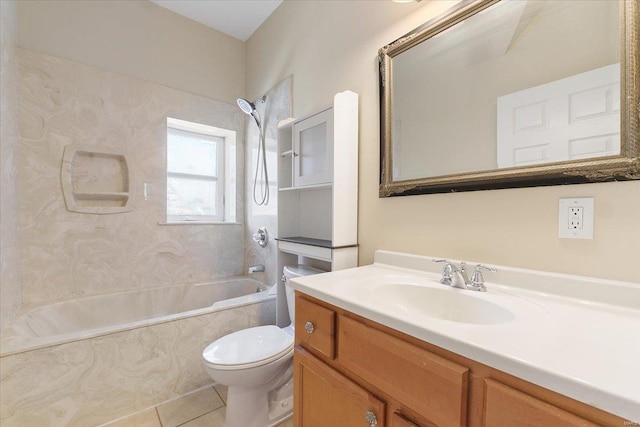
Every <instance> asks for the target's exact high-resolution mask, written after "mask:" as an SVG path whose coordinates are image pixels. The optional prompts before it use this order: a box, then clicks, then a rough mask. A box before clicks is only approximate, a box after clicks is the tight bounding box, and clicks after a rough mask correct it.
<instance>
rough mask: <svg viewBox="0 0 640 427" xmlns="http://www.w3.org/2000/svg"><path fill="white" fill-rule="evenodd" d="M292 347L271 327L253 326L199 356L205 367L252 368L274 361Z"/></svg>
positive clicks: (283, 334) (285, 336) (289, 340)
mask: <svg viewBox="0 0 640 427" xmlns="http://www.w3.org/2000/svg"><path fill="white" fill-rule="evenodd" d="M292 347H293V337H292V336H291V335H290V334H287V333H286V332H284V331H283V330H282V329H280V328H278V327H277V326H274V325H267V326H257V327H255V328H248V329H243V330H240V331H237V332H233V333H231V334H229V335H225V336H224V337H222V338H219V339H217V340H215V341H214V342H212V343H211V344H209V345H208V346H207V348H205V349H204V351H203V352H202V357H203V358H204V360H205V361H206V362H207V363H210V364H212V365H218V366H221V367H224V366H227V367H231V366H238V365H254V364H256V363H259V362H262V363H267V362H269V361H271V360H275V359H277V358H279V357H281V356H282V355H284V354H285V353H287V352H289V351H290V350H291V348H292Z"/></svg>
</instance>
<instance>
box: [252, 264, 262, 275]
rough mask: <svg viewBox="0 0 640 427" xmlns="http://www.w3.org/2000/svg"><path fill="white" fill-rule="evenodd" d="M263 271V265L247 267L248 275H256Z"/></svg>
mask: <svg viewBox="0 0 640 427" xmlns="http://www.w3.org/2000/svg"><path fill="white" fill-rule="evenodd" d="M261 271H264V265H262V264H258V265H252V266H251V267H249V274H251V273H258V272H261Z"/></svg>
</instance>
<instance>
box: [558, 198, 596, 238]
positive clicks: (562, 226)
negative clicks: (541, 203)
mask: <svg viewBox="0 0 640 427" xmlns="http://www.w3.org/2000/svg"><path fill="white" fill-rule="evenodd" d="M576 206H579V207H582V208H583V209H584V213H583V224H582V229H579V230H575V229H572V228H570V227H569V208H571V207H576ZM558 207H559V208H558V237H560V238H562V239H593V216H594V201H593V197H579V198H562V199H560V203H558Z"/></svg>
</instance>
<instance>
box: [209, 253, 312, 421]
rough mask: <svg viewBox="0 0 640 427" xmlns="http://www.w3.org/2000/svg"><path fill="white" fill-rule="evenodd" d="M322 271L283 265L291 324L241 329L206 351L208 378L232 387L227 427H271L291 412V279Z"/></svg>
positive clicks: (302, 266) (292, 323)
mask: <svg viewBox="0 0 640 427" xmlns="http://www.w3.org/2000/svg"><path fill="white" fill-rule="evenodd" d="M318 273H324V271H321V270H317V269H315V268H311V267H307V266H304V265H296V266H286V267H284V270H283V274H284V277H285V290H286V292H285V295H286V299H287V308H288V309H289V317H290V318H291V324H290V325H289V326H287V327H285V328H279V327H277V326H274V325H267V326H257V327H254V328H248V329H243V330H240V331H237V332H233V333H231V334H229V335H225V336H224V337H222V338H219V339H217V340H215V341H214V342H213V343H211V344H209V345H208V346H207V348H205V349H204V351H203V352H202V358H203V360H204V367H205V370H206V371H207V373H208V374H209V376H210V377H211V378H212V379H213V380H214V381H215V382H217V383H219V384H222V385H226V386H228V387H229V388H228V391H227V412H226V416H225V421H224V427H272V426H275V425H276V424H278V423H280V422H281V421H282V420H284V419H285V418H287V417H288V416H289V415H290V414H291V411H292V410H293V338H294V335H293V325H294V293H293V289H292V288H291V287H290V286H289V279H291V278H294V277H299V276H308V275H311V274H318Z"/></svg>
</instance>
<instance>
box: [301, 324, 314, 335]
mask: <svg viewBox="0 0 640 427" xmlns="http://www.w3.org/2000/svg"><path fill="white" fill-rule="evenodd" d="M314 329H315V326H313V323H311V322H307V323H305V324H304V330H305V331H307V333H308V334H312V333H313V330H314Z"/></svg>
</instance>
